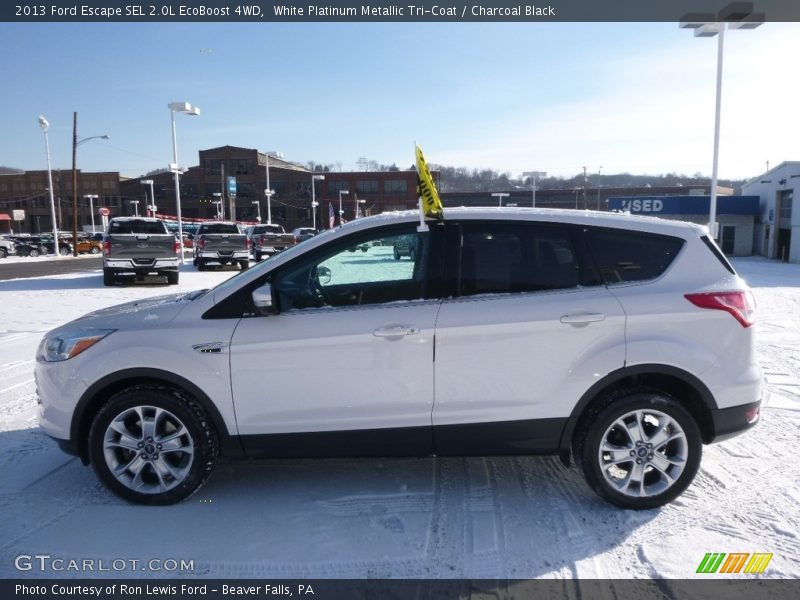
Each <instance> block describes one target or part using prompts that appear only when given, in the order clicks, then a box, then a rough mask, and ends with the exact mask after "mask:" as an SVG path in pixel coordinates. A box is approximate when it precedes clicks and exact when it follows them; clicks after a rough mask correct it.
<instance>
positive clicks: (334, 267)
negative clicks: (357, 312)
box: [274, 227, 430, 311]
mask: <svg viewBox="0 0 800 600" xmlns="http://www.w3.org/2000/svg"><path fill="white" fill-rule="evenodd" d="M429 236H430V233H427V232H426V233H418V232H417V231H416V228H415V227H408V228H407V229H400V230H398V229H396V228H393V229H392V230H391V231H390V232H384V233H380V232H375V233H373V234H372V235H371V236H361V237H358V238H355V237H353V238H351V240H347V241H346V240H340V241H339V242H337V243H335V244H332V247H331V250H330V251H328V252H325V253H323V254H322V255H320V254H318V253H317V254H316V257H315V258H314V259H299V260H298V261H296V262H295V263H293V264H292V265H290V266H289V267H288V268H287V270H285V271H283V272H282V273H280V274H279V275H278V276H277V277H276V281H275V284H274V288H275V289H276V291H277V293H278V300H279V303H280V308H281V310H282V311H285V310H291V309H304V308H322V307H327V306H360V305H366V304H383V303H387V302H400V301H410V300H419V299H421V298H424V296H425V280H426V273H425V271H426V269H425V263H426V260H427V256H428V252H429V247H430V237H429Z"/></svg>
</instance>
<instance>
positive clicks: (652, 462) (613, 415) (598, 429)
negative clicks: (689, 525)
mask: <svg viewBox="0 0 800 600" xmlns="http://www.w3.org/2000/svg"><path fill="white" fill-rule="evenodd" d="M617 423H621V424H622V425H624V426H625V427H624V428H623V427H622V426H621V425H617ZM637 423H638V424H639V425H638V427H637V426H636V424H637ZM637 437H638V438H640V439H639V440H638V441H637V439H636V438H637ZM666 439H669V440H671V441H668V442H665V443H663V444H662V445H660V446H659V445H658V444H659V443H660V442H661V441H662V440H666ZM574 440H575V444H574V452H575V459H576V461H577V462H578V464H579V465H580V467H581V469H582V470H583V474H584V477H585V478H586V482H587V483H588V484H589V487H591V488H592V490H594V492H595V493H596V494H597V495H598V496H600V497H601V498H603V499H604V500H607V501H608V502H610V503H611V504H614V505H616V506H619V507H621V508H629V509H634V510H642V509H649V508H657V507H659V506H663V505H664V504H667V503H668V502H671V501H672V500H674V499H675V498H677V497H678V496H679V495H680V494H682V493H683V491H684V490H685V489H686V488H687V487H688V486H689V484H690V483H691V482H692V480H693V479H694V476H695V475H696V473H697V469H698V468H699V466H700V458H701V456H702V452H703V445H702V440H701V437H700V429H699V427H698V426H697V422H696V421H695V419H694V417H692V415H691V414H690V413H689V411H688V410H687V409H686V408H684V406H683V405H682V404H680V403H679V402H678V401H677V400H676V399H675V398H673V397H671V396H669V395H668V394H665V393H663V392H661V391H658V390H653V389H648V388H628V389H621V390H617V391H615V392H612V393H611V394H609V395H608V396H606V397H605V398H604V399H603V400H602V401H601V402H599V403H598V404H597V405H595V406H594V407H592V408H590V409H589V411H588V412H587V413H586V414H584V415H583V416H582V417H581V420H580V422H579V424H578V428H577V429H576V432H575V438H574ZM652 440H657V441H655V442H652ZM647 444H653V446H650V447H648V446H647ZM602 445H605V448H604V450H603V451H602V452H601V446H602ZM612 448H613V449H612ZM630 453H634V454H633V456H631V455H630ZM612 461H615V462H612ZM638 461H641V462H638ZM665 473H666V474H665ZM637 475H640V476H639V477H637ZM637 484H638V485H637ZM637 488H638V489H637Z"/></svg>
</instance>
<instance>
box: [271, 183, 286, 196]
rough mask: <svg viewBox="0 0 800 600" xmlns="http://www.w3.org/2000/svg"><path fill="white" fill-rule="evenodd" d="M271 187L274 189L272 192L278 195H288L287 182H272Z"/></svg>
mask: <svg viewBox="0 0 800 600" xmlns="http://www.w3.org/2000/svg"><path fill="white" fill-rule="evenodd" d="M269 185H270V186H271V187H272V191H273V192H275V194H276V195H277V194H285V193H286V182H285V181H270V182H269Z"/></svg>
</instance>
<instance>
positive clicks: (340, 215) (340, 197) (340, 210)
mask: <svg viewBox="0 0 800 600" xmlns="http://www.w3.org/2000/svg"><path fill="white" fill-rule="evenodd" d="M349 193H350V191H349V190H339V226H341V225H342V215H343V214H344V209H342V194H349Z"/></svg>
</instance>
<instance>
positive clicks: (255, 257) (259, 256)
mask: <svg viewBox="0 0 800 600" xmlns="http://www.w3.org/2000/svg"><path fill="white" fill-rule="evenodd" d="M253 258H254V259H255V260H256V262H261V252H256V253H254V254H253Z"/></svg>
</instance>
